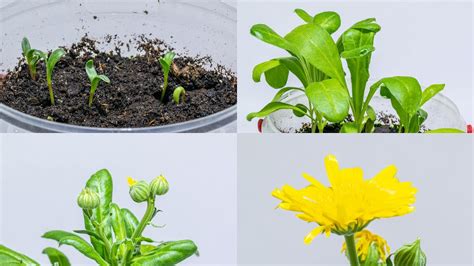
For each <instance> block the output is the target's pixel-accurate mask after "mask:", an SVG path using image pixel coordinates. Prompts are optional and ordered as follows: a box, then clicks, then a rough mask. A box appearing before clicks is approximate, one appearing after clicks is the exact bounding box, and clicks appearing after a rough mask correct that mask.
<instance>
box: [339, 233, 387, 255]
mask: <svg viewBox="0 0 474 266" xmlns="http://www.w3.org/2000/svg"><path fill="white" fill-rule="evenodd" d="M355 241H356V250H357V256H358V257H359V258H360V260H361V261H365V259H366V258H367V255H368V254H369V248H370V245H372V244H374V245H375V246H376V248H377V252H378V253H379V255H380V259H381V260H382V261H385V259H386V258H387V254H390V247H389V246H388V244H387V241H386V240H385V239H383V238H382V237H381V236H378V235H376V234H372V233H371V232H370V231H369V230H362V231H360V232H357V233H356V234H355ZM346 248H347V246H346V243H345V242H344V244H342V250H341V252H344V251H345V250H346Z"/></svg>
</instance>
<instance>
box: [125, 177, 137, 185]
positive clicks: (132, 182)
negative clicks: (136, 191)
mask: <svg viewBox="0 0 474 266" xmlns="http://www.w3.org/2000/svg"><path fill="white" fill-rule="evenodd" d="M127 182H128V186H129V187H131V186H133V185H135V184H136V183H137V180H135V179H133V178H131V177H130V176H129V177H127Z"/></svg>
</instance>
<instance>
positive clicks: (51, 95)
mask: <svg viewBox="0 0 474 266" xmlns="http://www.w3.org/2000/svg"><path fill="white" fill-rule="evenodd" d="M51 83H52V82H51V81H50V80H48V89H49V98H50V99H51V105H54V94H53V85H52V84H51Z"/></svg>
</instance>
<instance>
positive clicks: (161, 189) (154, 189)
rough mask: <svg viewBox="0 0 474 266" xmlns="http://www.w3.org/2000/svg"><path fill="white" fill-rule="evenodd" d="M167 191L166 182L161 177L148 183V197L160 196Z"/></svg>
mask: <svg viewBox="0 0 474 266" xmlns="http://www.w3.org/2000/svg"><path fill="white" fill-rule="evenodd" d="M168 190H169V184H168V180H166V178H165V177H164V176H162V175H160V176H158V177H156V178H155V179H153V180H152V181H151V183H150V193H151V194H150V195H151V196H152V197H155V196H162V195H164V194H166V193H167V192H168Z"/></svg>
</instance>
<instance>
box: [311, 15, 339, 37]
mask: <svg viewBox="0 0 474 266" xmlns="http://www.w3.org/2000/svg"><path fill="white" fill-rule="evenodd" d="M313 23H314V24H317V25H319V26H320V27H321V28H323V29H325V30H326V31H327V32H328V33H329V34H333V33H334V32H336V31H337V30H338V29H339V27H340V26H341V17H340V16H339V14H337V13H336V12H333V11H326V12H321V13H319V14H316V16H314V18H313Z"/></svg>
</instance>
